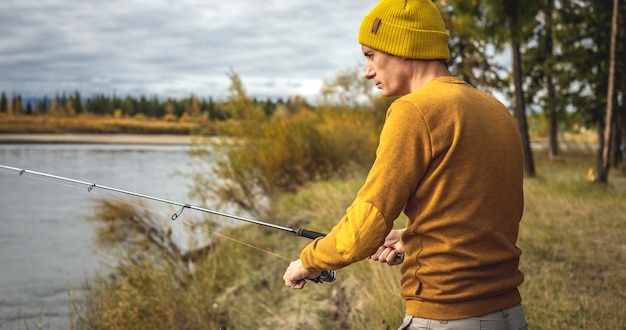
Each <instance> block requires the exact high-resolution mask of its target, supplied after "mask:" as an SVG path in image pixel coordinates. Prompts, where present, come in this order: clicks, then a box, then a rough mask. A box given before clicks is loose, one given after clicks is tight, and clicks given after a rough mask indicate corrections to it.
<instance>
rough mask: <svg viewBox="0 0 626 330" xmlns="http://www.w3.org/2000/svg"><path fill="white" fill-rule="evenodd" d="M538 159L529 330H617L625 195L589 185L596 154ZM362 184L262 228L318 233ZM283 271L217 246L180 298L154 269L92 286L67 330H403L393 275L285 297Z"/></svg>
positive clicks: (293, 240) (321, 187)
mask: <svg viewBox="0 0 626 330" xmlns="http://www.w3.org/2000/svg"><path fill="white" fill-rule="evenodd" d="M544 154H545V153H544V152H539V153H537V157H536V162H537V173H538V174H539V176H538V177H537V178H535V179H527V180H526V181H525V183H524V185H525V196H526V208H525V214H524V218H523V221H522V223H521V228H520V238H519V243H518V244H519V246H520V247H521V248H522V250H523V251H524V253H523V255H522V262H521V268H522V271H523V272H524V273H525V276H526V281H525V283H524V284H522V286H521V288H520V289H521V292H522V295H523V299H524V302H523V303H524V308H525V310H526V315H527V319H528V322H529V324H530V327H531V328H532V329H626V316H625V315H624V311H625V310H626V267H625V266H624V265H625V264H626V260H625V259H626V241H625V240H624V237H626V193H625V192H624V190H623V189H621V190H620V189H616V188H617V187H619V186H622V187H623V186H624V185H626V177H624V175H622V174H620V173H618V172H616V171H612V172H611V174H610V177H609V181H610V184H609V185H608V186H601V185H596V184H591V183H589V182H587V181H586V173H587V169H588V168H589V167H590V166H592V165H593V163H594V160H595V156H594V154H591V153H586V154H565V155H562V156H561V158H560V159H559V161H558V162H549V161H547V160H546V159H545V157H543V156H542V155H544ZM361 184H362V178H360V179H356V180H337V181H326V182H319V183H314V184H309V185H307V186H306V187H305V188H303V189H300V190H299V191H298V192H297V193H290V194H284V195H282V197H281V198H280V199H277V200H275V202H274V203H273V205H272V209H271V210H270V212H269V213H268V214H270V215H271V217H265V218H263V219H262V220H264V221H269V222H272V223H276V224H280V225H284V226H289V227H293V228H297V227H304V228H306V229H310V230H316V231H320V232H326V231H328V230H329V229H330V228H331V226H332V225H333V224H334V223H335V222H336V221H337V220H338V219H339V218H340V217H341V216H342V215H343V213H344V212H345V209H346V207H347V206H348V205H349V204H350V203H351V201H352V199H353V198H354V195H355V194H356V191H357V190H358V188H359V187H360V185H361ZM399 222H403V221H402V220H400V221H399ZM399 225H400V223H399ZM226 234H227V235H228V236H230V237H235V238H237V239H238V240H241V241H244V242H247V243H250V244H253V245H255V246H258V247H260V248H263V249H265V250H268V251H272V252H273V253H276V254H278V255H281V256H283V257H285V258H286V259H289V260H294V259H296V258H297V257H298V254H299V251H300V249H302V248H303V247H304V246H305V245H306V244H308V242H309V241H308V240H307V239H304V238H298V237H295V236H292V234H289V233H285V232H282V231H276V230H271V229H266V228H264V227H258V226H253V225H248V226H243V227H239V228H234V229H231V230H229V231H228V232H226ZM287 265H288V261H287V260H285V259H283V258H280V257H276V256H274V255H270V254H267V253H264V252H261V251H259V250H256V249H252V248H249V247H246V246H244V245H241V244H239V243H236V242H233V241H230V240H227V239H223V238H218V239H217V241H216V244H215V246H214V249H213V250H212V253H210V254H209V256H208V257H207V258H206V259H204V260H203V261H202V262H199V263H198V264H197V265H196V267H195V269H196V272H195V275H194V279H193V281H192V282H191V284H190V285H189V286H188V287H185V288H181V287H179V286H178V285H176V282H175V281H174V280H173V277H172V276H171V274H168V272H167V270H166V269H165V268H164V266H163V265H153V264H147V265H143V266H142V267H135V268H128V269H124V270H123V272H122V273H121V275H118V276H116V277H114V280H113V278H112V277H108V278H107V277H103V278H101V279H99V280H97V281H94V282H93V283H91V291H90V293H89V294H88V295H87V296H86V297H85V298H84V301H85V302H86V303H84V304H83V305H80V304H79V305H77V307H76V309H77V313H76V318H77V319H78V320H80V321H81V322H79V323H78V324H77V326H76V328H88V325H91V326H93V325H97V326H98V327H100V328H107V329H121V328H134V329H143V328H152V329H171V328H206V329H219V328H228V329H250V328H254V329H395V328H397V326H399V324H400V323H401V320H402V316H403V314H404V311H403V310H404V307H403V302H402V301H401V299H400V298H399V294H398V292H399V268H397V267H388V266H385V265H382V264H379V263H374V262H370V261H363V262H360V263H357V264H355V265H352V266H350V267H348V268H346V269H342V270H340V271H338V279H337V281H335V282H334V283H325V284H315V283H309V284H307V287H306V288H305V289H304V290H301V291H293V290H290V289H287V288H285V287H284V286H283V283H282V279H281V277H282V273H283V271H284V269H285V268H286V267H287ZM81 306H82V307H81ZM85 306H86V307H85Z"/></svg>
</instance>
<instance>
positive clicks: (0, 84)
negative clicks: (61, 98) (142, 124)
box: [0, 0, 378, 99]
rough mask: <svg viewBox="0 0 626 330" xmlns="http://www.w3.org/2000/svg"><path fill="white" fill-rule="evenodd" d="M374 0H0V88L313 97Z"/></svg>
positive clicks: (354, 47)
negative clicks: (235, 80) (235, 84)
mask: <svg viewBox="0 0 626 330" xmlns="http://www.w3.org/2000/svg"><path fill="white" fill-rule="evenodd" d="M377 2H378V0H357V1H355V0H330V1H310V0H262V1H261V0H226V1H224V0H220V1H216V0H149V1H148V0H108V1H101V0H82V1H70V0H2V1H0V92H5V93H6V94H7V96H9V97H10V96H11V95H16V94H19V95H21V96H22V98H30V97H43V96H44V95H47V96H49V97H50V96H54V95H55V94H61V93H63V92H66V93H74V91H79V92H80V93H81V95H82V97H89V96H91V95H94V94H105V95H117V96H126V95H131V96H139V95H145V96H149V97H151V96H158V97H160V98H168V97H173V98H184V97H189V95H191V94H192V93H193V94H196V95H198V96H199V97H201V98H203V97H204V98H206V97H209V96H211V97H214V98H220V97H224V96H225V95H227V93H228V91H227V89H228V86H229V85H230V80H229V78H228V74H229V72H231V70H232V71H234V72H236V73H237V74H238V75H239V76H240V78H241V79H242V81H243V84H244V87H245V89H246V91H247V93H248V94H249V95H251V96H255V97H260V98H264V97H271V98H275V97H283V98H285V97H288V96H294V95H300V96H303V97H306V98H307V99H314V98H315V97H316V95H317V94H318V93H319V89H320V86H321V83H322V81H324V80H327V79H331V78H332V77H334V76H335V75H336V74H337V73H338V72H340V71H341V70H344V69H348V68H354V67H355V66H356V65H358V64H359V63H362V62H364V59H363V55H362V53H361V49H360V46H359V44H358V42H357V34H358V29H359V25H360V23H361V20H362V18H363V16H364V15H365V14H367V12H368V11H369V9H371V8H372V7H373V6H374V5H375V4H376V3H377Z"/></svg>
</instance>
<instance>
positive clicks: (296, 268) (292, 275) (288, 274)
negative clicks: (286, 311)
mask: <svg viewBox="0 0 626 330" xmlns="http://www.w3.org/2000/svg"><path fill="white" fill-rule="evenodd" d="M321 273H322V271H319V270H313V269H307V268H304V266H303V265H302V261H301V260H300V259H298V260H296V261H293V262H291V263H290V264H289V267H287V270H286V271H285V275H283V280H285V286H288V287H290V288H292V289H302V288H303V287H304V285H305V284H306V281H307V280H308V279H311V278H316V277H318V276H320V274H321Z"/></svg>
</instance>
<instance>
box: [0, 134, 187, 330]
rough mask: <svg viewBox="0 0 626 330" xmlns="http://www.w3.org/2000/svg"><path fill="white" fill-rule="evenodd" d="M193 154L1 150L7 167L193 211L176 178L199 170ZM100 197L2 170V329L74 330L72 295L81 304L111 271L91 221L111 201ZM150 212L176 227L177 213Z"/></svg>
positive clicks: (173, 150)
mask: <svg viewBox="0 0 626 330" xmlns="http://www.w3.org/2000/svg"><path fill="white" fill-rule="evenodd" d="M187 148H188V147H185V146H154V145H110V144H106V145H97V144H88V145H87V144H76V145H73V144H9V145H0V164H2V165H7V166H13V167H18V168H24V169H28V170H34V171H38V172H45V173H50V174H54V175H59V176H66V177H70V178H74V179H78V180H82V181H87V182H91V183H96V184H100V185H105V186H110V187H115V188H119V189H124V190H129V191H134V192H137V193H142V194H147V195H152V196H155V197H159V198H165V199H171V200H174V201H179V202H184V203H191V201H189V199H188V196H187V193H188V191H189V185H190V184H191V182H190V180H189V179H188V178H187V177H185V176H182V175H176V173H177V172H180V173H189V171H190V170H191V167H190V165H189V156H188V154H187ZM97 190H98V189H97V188H96V189H94V190H93V191H92V192H88V191H87V186H81V185H76V184H70V183H67V182H60V181H58V180H53V179H47V178H41V177H35V176H33V175H28V174H24V175H23V176H20V175H19V174H18V173H17V172H16V171H8V170H5V169H0V329H27V328H30V329H36V328H37V326H36V325H35V324H41V325H42V327H43V328H44V329H67V328H68V327H69V308H68V293H70V292H71V293H72V294H74V295H76V296H79V295H80V289H81V286H82V284H83V283H84V282H85V280H86V279H88V278H89V276H90V275H91V274H93V272H94V271H106V267H104V266H103V261H106V260H107V258H106V254H105V253H104V251H97V250H96V248H95V246H94V245H93V227H92V224H90V223H89V222H87V221H85V220H84V219H85V217H87V216H89V215H90V214H91V212H92V208H93V205H94V203H95V201H97V200H99V199H100V198H102V195H99V194H101V193H105V192H103V191H97ZM107 194H113V195H115V193H107ZM117 196H119V197H120V198H124V199H128V198H129V197H128V196H120V195H117ZM148 204H149V207H150V208H151V209H154V210H157V211H158V212H162V214H164V216H165V217H167V218H168V219H169V216H170V215H171V214H172V213H173V212H175V211H176V209H174V208H173V207H172V206H169V205H166V204H163V203H159V202H149V203H148ZM184 216H187V217H192V216H193V215H192V214H190V213H187V214H184ZM180 219H183V218H180Z"/></svg>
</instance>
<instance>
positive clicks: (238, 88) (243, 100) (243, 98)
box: [223, 69, 265, 120]
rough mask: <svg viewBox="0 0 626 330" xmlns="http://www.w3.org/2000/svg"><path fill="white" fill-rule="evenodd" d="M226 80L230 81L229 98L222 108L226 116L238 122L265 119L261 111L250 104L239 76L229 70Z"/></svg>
mask: <svg viewBox="0 0 626 330" xmlns="http://www.w3.org/2000/svg"><path fill="white" fill-rule="evenodd" d="M228 78H229V79H230V86H229V87H228V94H229V96H228V100H227V102H226V104H224V107H223V109H224V111H225V112H226V114H227V116H229V117H230V118H233V119H239V120H250V119H254V120H260V119H263V118H264V117H265V116H264V114H263V111H262V110H261V109H260V108H259V107H258V106H255V104H254V102H252V99H251V98H250V97H249V96H248V94H247V93H246V90H245V88H244V86H243V82H242V81H241V78H240V77H239V75H238V74H237V73H236V72H235V71H234V70H233V69H231V71H230V73H229V74H228Z"/></svg>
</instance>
